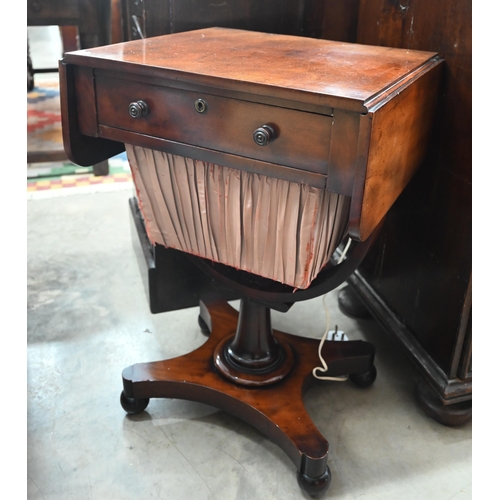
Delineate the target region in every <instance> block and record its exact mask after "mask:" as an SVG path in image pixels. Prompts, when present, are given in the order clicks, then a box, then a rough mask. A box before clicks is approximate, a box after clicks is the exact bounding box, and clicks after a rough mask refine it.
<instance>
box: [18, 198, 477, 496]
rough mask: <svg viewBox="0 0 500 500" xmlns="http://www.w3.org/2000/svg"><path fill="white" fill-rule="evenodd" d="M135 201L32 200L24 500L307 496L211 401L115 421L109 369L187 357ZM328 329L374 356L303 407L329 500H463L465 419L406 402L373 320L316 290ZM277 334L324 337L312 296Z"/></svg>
mask: <svg viewBox="0 0 500 500" xmlns="http://www.w3.org/2000/svg"><path fill="white" fill-rule="evenodd" d="M131 194H132V191H131V190H126V191H118V192H108V193H95V194H85V195H81V194H74V195H70V196H64V197H56V198H48V199H31V200H29V201H28V344H27V356H28V357H27V361H28V400H27V401H28V449H27V453H28V455H27V466H28V498H29V499H32V500H35V499H44V500H56V499H57V500H59V499H75V500H86V499H94V500H95V499H103V500H115V499H116V500H128V499H131V500H132V499H133V500H137V499H146V498H163V499H175V500H177V499H178V500H182V499H186V500H198V499H199V500H202V499H220V500H227V499H294V498H297V499H298V498H305V497H304V495H303V494H302V493H301V491H300V490H299V488H298V486H297V483H296V479H295V468H294V466H293V464H292V463H291V461H290V460H289V459H288V458H287V456H286V455H285V454H284V453H283V452H282V451H281V449H280V448H278V447H277V446H276V445H274V444H273V443H271V442H270V441H269V440H268V439H267V438H265V437H264V436H263V435H262V434H260V432H258V431H257V430H255V429H254V428H252V427H251V426H249V425H247V424H245V423H243V422H241V421H239V420H238V419H237V418H235V417H233V416H231V415H228V414H226V413H223V412H221V411H218V410H216V409H215V408H212V407H210V406H207V405H204V404H200V403H194V402H187V401H179V400H159V399H153V400H151V402H150V404H149V406H148V408H147V409H146V411H145V412H143V413H142V414H140V415H136V416H128V415H127V414H125V412H124V411H123V409H122V408H121V406H120V403H119V395H120V392H121V390H122V386H121V371H122V369H123V368H125V367H126V366H129V365H131V364H134V363H137V362H143V361H153V360H159V359H166V358H170V357H174V356H177V355H180V354H184V353H187V352H189V351H191V350H193V349H194V348H196V347H197V346H199V345H201V344H202V343H203V342H204V340H205V337H204V336H203V335H202V334H201V333H200V331H199V328H198V325H197V316H198V310H197V308H192V309H186V310H182V311H176V312H169V313H163V314H158V315H152V314H151V313H150V312H149V308H148V303H147V299H146V295H145V292H144V287H143V283H142V280H141V276H140V273H139V268H138V264H137V261H136V257H135V254H134V252H133V248H132V233H131V226H130V220H129V217H130V216H129V209H128V202H127V200H128V198H129V197H130V196H131ZM326 305H327V307H328V310H329V313H330V316H331V324H332V325H334V324H337V325H338V327H339V329H341V330H343V331H345V332H346V333H347V335H348V336H349V338H350V339H367V340H370V341H371V342H373V343H374V344H375V345H376V348H377V368H378V378H377V380H376V382H375V384H374V385H373V386H372V387H371V388H369V389H364V390H362V389H359V388H356V387H355V386H353V385H352V384H351V383H349V382H346V383H342V382H318V384H317V385H315V386H314V387H313V388H312V389H311V390H310V391H309V392H308V393H307V395H306V397H305V402H306V405H307V408H308V411H309V413H310V415H311V417H312V419H313V421H314V422H315V423H316V425H317V427H318V428H319V429H320V431H321V432H322V433H323V434H324V436H325V437H326V439H327V440H328V441H329V442H330V445H331V452H330V458H329V466H330V469H331V471H332V485H331V488H330V489H329V490H328V493H327V495H326V497H325V498H332V499H333V498H334V499H338V500H344V499H345V500H350V499H355V498H364V499H370V500H378V499H380V500H382V499H383V500H392V499H394V500H400V499H407V500H413V499H415V500H417V499H418V500H422V499H426V500H434V499H435V500H448V499H451V498H453V499H454V500H459V499H461V500H466V499H469V498H471V491H472V486H471V481H472V480H471V475H472V473H471V434H472V425H471V424H468V425H466V426H464V427H460V428H447V427H444V426H442V425H440V424H438V423H436V422H435V421H433V420H431V419H430V418H428V417H427V416H426V415H425V414H424V413H423V411H422V410H421V409H420V408H419V407H418V405H417V403H416V401H415V398H414V394H413V392H414V386H415V379H416V372H415V370H414V368H413V366H412V365H411V364H410V362H409V361H408V360H407V358H406V357H405V355H404V354H403V353H402V352H401V351H400V350H399V349H398V347H396V346H395V345H394V344H393V343H392V342H391V341H389V340H388V338H386V335H385V334H384V332H383V331H381V330H380V328H379V327H378V326H377V324H376V323H375V322H374V321H373V320H370V319H367V320H353V319H350V318H347V317H346V316H344V315H342V314H341V313H340V312H339V310H338V306H337V291H332V292H330V294H328V295H327V300H326ZM272 321H273V326H274V327H275V328H276V329H279V330H282V331H287V332H289V333H294V334H298V335H305V336H312V337H317V338H320V337H321V335H322V334H323V332H324V330H325V321H326V320H325V313H324V310H323V305H322V302H321V299H319V298H318V299H314V300H311V301H308V302H302V303H297V304H295V305H294V306H293V307H292V309H291V310H290V311H289V312H288V313H287V314H282V313H274V312H273V316H272Z"/></svg>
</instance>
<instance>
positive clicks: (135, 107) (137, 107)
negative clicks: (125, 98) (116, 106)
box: [128, 101, 148, 118]
mask: <svg viewBox="0 0 500 500" xmlns="http://www.w3.org/2000/svg"><path fill="white" fill-rule="evenodd" d="M128 114H129V115H130V116H131V117H132V118H140V117H141V116H146V115H147V114H148V105H147V104H146V103H145V102H144V101H135V102H131V103H130V104H129V106H128Z"/></svg>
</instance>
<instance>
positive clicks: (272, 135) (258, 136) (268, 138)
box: [253, 125, 276, 146]
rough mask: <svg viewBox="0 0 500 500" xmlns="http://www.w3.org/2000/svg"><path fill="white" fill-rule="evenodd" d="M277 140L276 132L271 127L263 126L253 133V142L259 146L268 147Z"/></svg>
mask: <svg viewBox="0 0 500 500" xmlns="http://www.w3.org/2000/svg"><path fill="white" fill-rule="evenodd" d="M274 139H276V132H275V131H274V130H273V128H272V127H270V126H269V125H262V127H259V128H258V129H256V130H255V132H254V133H253V140H254V141H255V143H256V144H258V145H259V146H267V145H268V144H269V143H270V142H272V141H274Z"/></svg>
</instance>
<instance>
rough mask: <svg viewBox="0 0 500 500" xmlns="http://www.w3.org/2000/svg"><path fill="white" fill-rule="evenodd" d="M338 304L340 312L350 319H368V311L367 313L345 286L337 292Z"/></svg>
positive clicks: (359, 301) (353, 293)
mask: <svg viewBox="0 0 500 500" xmlns="http://www.w3.org/2000/svg"><path fill="white" fill-rule="evenodd" d="M338 304H339V309H340V311H341V312H342V313H343V314H345V315H346V316H349V317H350V318H355V319H360V318H368V317H370V311H368V309H367V308H366V307H365V305H364V304H363V302H361V300H360V299H359V297H358V296H357V295H356V293H355V292H354V291H353V289H352V288H351V287H350V286H346V287H345V288H342V290H340V291H339V298H338Z"/></svg>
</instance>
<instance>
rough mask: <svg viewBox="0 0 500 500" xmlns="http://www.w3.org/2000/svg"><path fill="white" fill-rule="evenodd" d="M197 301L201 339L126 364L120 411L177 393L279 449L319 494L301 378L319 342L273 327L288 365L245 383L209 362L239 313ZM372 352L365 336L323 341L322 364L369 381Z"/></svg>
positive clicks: (322, 470)
mask: <svg viewBox="0 0 500 500" xmlns="http://www.w3.org/2000/svg"><path fill="white" fill-rule="evenodd" d="M200 306H201V308H200V317H201V318H202V319H203V322H204V323H206V325H207V327H208V329H209V330H210V336H209V337H208V339H207V341H206V342H205V343H204V344H203V345H202V346H201V347H199V348H198V349H196V350H195V351H193V352H191V353H189V354H186V355H184V356H179V357H177V358H173V359H169V360H164V361H157V362H151V363H139V364H135V365H132V366H130V367H128V368H126V369H125V370H124V371H123V387H124V391H123V393H122V398H121V402H122V406H123V408H124V409H125V410H126V411H127V412H129V413H138V412H140V411H142V410H144V409H145V408H146V406H147V404H148V402H149V398H177V399H187V400H190V401H198V402H202V403H205V404H208V405H211V406H214V407H217V408H219V409H221V410H224V411H227V412H228V413H231V414H232V415H234V416H236V417H239V418H241V419H242V420H244V421H246V422H248V423H249V424H251V425H253V426H254V427H256V428H257V429H259V430H260V431H261V432H262V433H264V434H265V435H266V436H267V437H268V438H269V439H271V440H272V441H273V442H274V443H276V444H277V445H278V446H279V447H281V449H282V450H283V451H284V452H285V453H286V454H287V455H288V456H289V458H290V459H291V460H292V462H293V463H294V465H295V466H296V468H297V473H298V475H297V477H298V482H299V485H300V486H301V488H303V489H304V490H305V491H306V492H307V493H309V494H311V495H319V494H321V493H323V492H324V491H325V490H326V489H327V488H328V485H329V482H330V471H329V469H328V466H327V458H328V448H329V445H328V442H327V440H326V439H325V438H324V437H323V436H322V434H321V433H320V432H319V430H318V429H317V428H316V426H315V425H314V423H313V422H312V420H311V418H310V417H309V415H308V413H307V411H306V409H305V407H304V404H303V399H302V395H303V393H304V390H305V389H306V388H307V382H311V381H312V380H314V378H313V376H312V370H313V369H314V368H315V367H317V366H320V365H321V363H320V360H319V358H318V347H319V340H316V339H310V338H302V337H297V336H294V335H289V334H286V333H282V332H278V331H276V330H274V331H273V334H274V337H275V338H276V340H277V341H278V342H279V343H280V344H281V345H282V346H287V348H286V352H287V353H288V354H287V355H286V356H285V357H286V359H285V361H284V363H283V364H287V363H288V364H290V366H291V368H290V369H287V370H285V372H284V373H285V374H284V376H283V377H282V379H281V380H279V381H278V382H275V383H271V384H266V385H263V386H261V387H248V386H245V385H242V384H240V383H238V382H237V381H236V382H235V381H231V380H229V379H228V378H226V376H224V375H223V374H221V373H220V371H219V370H218V369H217V368H216V366H215V363H214V352H216V351H217V348H218V346H219V345H221V344H223V343H224V341H225V339H227V338H230V337H232V336H234V335H235V332H236V330H237V327H238V312H237V311H236V310H235V309H233V308H232V307H231V306H230V305H229V304H227V303H226V302H218V301H213V302H207V301H204V302H202V303H201V304H200ZM203 322H202V324H203ZM288 347H289V348H288ZM219 350H220V348H219ZM374 352H375V349H374V347H373V346H372V345H371V344H369V343H367V342H363V341H345V342H344V341H338V342H332V341H327V342H326V343H325V344H324V346H323V349H322V356H323V358H324V360H325V361H326V362H327V364H328V373H327V374H326V375H328V376H333V377H336V376H342V375H351V380H353V382H355V383H357V384H358V385H364V386H367V385H370V384H371V383H372V382H373V381H374V380H375V375H376V372H375V368H374V366H373V359H374ZM290 355H291V356H292V359H290ZM242 375H243V377H245V376H246V375H247V374H245V373H243V374H242Z"/></svg>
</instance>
